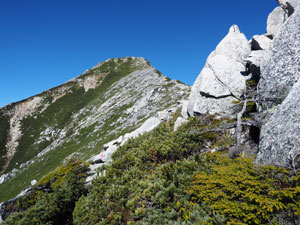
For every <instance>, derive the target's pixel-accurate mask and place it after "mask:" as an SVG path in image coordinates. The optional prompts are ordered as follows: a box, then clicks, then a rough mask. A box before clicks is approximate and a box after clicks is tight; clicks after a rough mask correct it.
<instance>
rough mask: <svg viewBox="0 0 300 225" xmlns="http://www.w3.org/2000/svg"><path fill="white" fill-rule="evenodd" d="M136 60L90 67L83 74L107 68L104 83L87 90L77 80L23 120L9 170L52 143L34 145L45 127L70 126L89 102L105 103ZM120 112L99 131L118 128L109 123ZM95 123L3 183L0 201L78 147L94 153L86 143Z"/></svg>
mask: <svg viewBox="0 0 300 225" xmlns="http://www.w3.org/2000/svg"><path fill="white" fill-rule="evenodd" d="M133 62H134V61H131V60H129V61H128V62H123V63H122V64H121V65H120V66H119V67H118V69H117V70H113V69H112V68H115V67H116V66H117V64H118V62H117V63H115V62H114V61H108V62H107V63H104V64H103V65H102V66H100V67H98V68H96V69H93V70H90V71H89V73H87V74H84V75H83V76H88V75H89V74H93V73H97V72H98V71H99V72H101V73H104V72H108V74H107V76H106V77H105V78H104V80H103V81H102V83H101V85H99V86H98V87H97V88H95V89H90V90H88V91H87V92H84V89H83V87H77V86H76V85H75V83H74V85H73V87H72V92H70V93H68V94H66V95H65V96H63V97H62V98H60V99H58V100H57V101H56V102H54V103H53V104H51V105H50V106H49V107H48V108H47V109H46V110H45V111H43V112H42V113H40V114H38V115H37V116H36V117H34V116H32V117H28V118H25V119H24V120H23V121H22V129H23V132H24V135H23V136H22V138H21V140H20V144H19V147H18V152H17V153H16V154H15V157H14V158H13V159H12V161H11V163H10V165H9V167H8V169H7V171H6V172H8V171H11V170H12V169H13V168H14V166H15V165H16V163H18V164H21V163H24V162H26V161H27V160H30V159H32V158H33V157H34V156H36V155H37V154H38V153H39V152H40V151H41V150H43V149H44V148H45V147H47V146H48V145H49V144H50V143H51V140H50V141H44V142H42V143H40V144H39V145H37V146H35V145H33V144H34V142H35V141H36V140H37V139H38V138H39V136H40V132H41V131H42V130H45V128H47V127H54V128H56V129H60V128H63V127H65V126H68V125H69V124H70V123H71V122H72V117H71V116H72V115H73V114H74V113H76V112H78V111H79V110H80V109H82V108H84V107H85V106H87V105H89V104H94V103H95V104H101V103H103V102H104V100H105V99H104V94H105V93H106V92H107V90H108V89H109V88H110V87H111V85H112V84H114V83H115V82H117V81H118V80H120V79H121V78H123V77H125V76H126V75H128V74H130V73H131V72H133V71H134V70H136V69H137V68H135V66H133ZM81 78H82V77H81ZM127 107H130V106H127ZM120 115H121V112H116V113H115V114H112V116H111V118H110V119H109V120H108V121H106V124H105V126H104V128H103V129H102V130H101V131H99V135H100V136H105V135H106V134H107V133H108V132H109V131H111V130H112V129H115V128H116V127H115V126H110V124H111V123H112V122H114V121H115V120H116V119H117V118H119V116H120ZM93 126H94V125H91V126H90V127H88V128H86V130H84V131H83V132H82V133H81V134H80V140H76V141H75V140H71V141H70V142H68V143H64V144H63V145H60V146H59V147H58V148H57V149H56V150H55V151H51V152H49V153H47V154H46V155H45V156H44V157H43V161H41V162H38V163H34V164H32V165H30V166H29V167H28V169H27V170H26V171H24V172H21V173H19V174H17V175H16V176H15V177H14V178H12V179H10V180H9V181H7V182H5V183H3V184H1V185H0V201H3V200H8V199H10V198H12V197H14V196H15V195H16V194H18V193H19V192H20V191H21V190H22V189H23V188H24V187H26V186H28V185H29V184H30V181H31V180H32V179H36V178H40V177H42V176H44V175H45V174H47V173H49V171H52V170H54V169H55V168H57V166H59V165H61V163H62V159H64V158H66V157H67V156H69V155H70V154H72V153H73V152H75V151H78V149H81V150H82V151H85V152H84V153H85V156H86V157H87V156H89V155H91V153H92V151H94V150H95V149H88V148H87V146H88V144H89V143H91V142H93V141H94V140H95V139H96V138H98V137H97V134H95V135H94V136H90V135H89V134H90V131H91V130H93ZM132 129H133V128H128V129H127V130H123V131H122V132H121V133H120V134H115V135H112V136H109V137H106V138H105V139H104V140H101V141H99V142H98V144H97V146H96V147H95V148H98V149H99V150H100V149H101V147H102V145H103V144H105V143H107V142H108V141H110V140H113V139H114V138H116V136H117V135H122V134H124V133H126V132H128V131H132ZM71 133H72V131H71ZM71 133H70V134H71ZM70 134H69V135H70ZM67 135H68V134H67ZM11 186H14V188H13V189H12V188H9V187H11Z"/></svg>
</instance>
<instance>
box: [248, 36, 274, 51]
mask: <svg viewBox="0 0 300 225" xmlns="http://www.w3.org/2000/svg"><path fill="white" fill-rule="evenodd" d="M250 42H251V49H252V50H265V49H268V48H269V46H270V44H271V43H272V40H271V39H270V38H268V37H266V36H265V35H254V36H253V37H252V39H251V41H250Z"/></svg>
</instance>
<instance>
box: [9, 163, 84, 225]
mask: <svg viewBox="0 0 300 225" xmlns="http://www.w3.org/2000/svg"><path fill="white" fill-rule="evenodd" d="M87 171H88V165H87V164H86V163H84V162H81V161H79V160H69V161H68V162H67V163H66V164H65V165H64V166H61V167H59V168H58V169H57V170H55V171H54V172H52V173H51V174H49V175H47V176H46V177H44V178H43V179H41V180H40V181H39V182H38V183H37V184H36V185H35V186H34V189H33V191H32V193H31V194H29V195H26V196H25V197H22V198H20V199H18V200H17V202H16V203H15V204H16V206H15V210H16V211H20V212H17V213H14V214H12V215H11V216H10V217H9V218H8V219H7V220H6V221H5V224H11V225H27V224H28V225H29V224H72V212H73V209H74V206H75V202H76V201H77V200H78V198H79V197H80V196H82V195H84V194H86V189H85V186H84V184H83V182H84V180H85V178H86V177H87Z"/></svg>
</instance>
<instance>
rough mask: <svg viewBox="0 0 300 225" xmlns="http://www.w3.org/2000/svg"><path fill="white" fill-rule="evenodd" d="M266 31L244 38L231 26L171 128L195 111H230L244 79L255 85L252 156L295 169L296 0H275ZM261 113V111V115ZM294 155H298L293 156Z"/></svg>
mask: <svg viewBox="0 0 300 225" xmlns="http://www.w3.org/2000/svg"><path fill="white" fill-rule="evenodd" d="M278 3H279V6H278V7H277V8H275V9H274V10H273V11H272V12H271V13H270V15H269V17H268V20H267V33H266V34H263V35H255V36H253V37H252V38H251V40H250V41H248V40H247V39H246V37H245V35H244V34H242V33H241V32H240V31H239V28H238V27H237V26H236V25H233V26H232V27H231V28H230V30H229V33H228V34H227V36H226V37H225V38H224V39H223V40H222V41H221V42H220V44H219V45H218V46H217V48H216V50H215V51H213V52H212V53H211V54H210V56H209V57H208V59H207V62H206V65H205V66H204V68H203V70H202V71H201V73H200V74H199V76H198V77H197V79H196V81H195V83H194V85H193V87H192V92H191V95H190V97H189V100H188V101H187V102H186V103H185V104H184V106H183V109H182V117H180V118H179V119H178V120H177V121H176V129H177V127H178V126H179V125H180V124H182V123H184V122H185V121H186V120H187V118H188V117H190V116H197V115H201V114H206V113H208V114H218V115H224V116H228V115H236V114H237V112H238V111H237V110H238V108H237V107H236V106H237V104H236V102H237V101H241V100H242V99H243V98H245V96H244V95H245V86H246V82H245V81H246V80H254V81H256V82H259V83H258V86H257V93H256V94H257V96H258V97H257V98H256V102H257V106H258V107H257V108H258V112H257V113H256V114H257V115H256V118H260V121H259V124H260V127H259V128H260V129H261V130H260V134H259V135H260V137H259V152H258V155H257V159H256V161H257V162H259V163H263V164H274V165H277V166H284V167H287V168H293V169H295V170H297V169H299V167H300V164H299V163H298V161H299V160H300V104H299V103H300V80H299V79H298V78H299V76H300V10H299V5H300V1H299V0H289V1H288V0H278ZM261 115H263V116H261ZM298 158H299V159H298Z"/></svg>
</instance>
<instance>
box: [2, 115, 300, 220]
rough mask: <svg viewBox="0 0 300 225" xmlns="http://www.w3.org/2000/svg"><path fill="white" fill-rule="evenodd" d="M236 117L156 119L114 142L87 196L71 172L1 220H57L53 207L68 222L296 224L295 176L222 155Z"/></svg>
mask: <svg viewBox="0 0 300 225" xmlns="http://www.w3.org/2000/svg"><path fill="white" fill-rule="evenodd" d="M234 121H235V120H234V119H217V118H215V117H213V116H201V117H199V118H191V119H190V121H189V122H188V123H187V124H185V125H183V126H182V127H180V128H179V129H178V130H177V131H175V132H174V131H173V126H174V124H173V122H174V121H170V122H168V123H165V124H162V125H160V126H159V127H158V128H157V129H155V130H153V131H152V132H149V133H147V134H144V135H143V136H140V137H138V138H136V139H131V140H129V141H128V142H127V143H126V144H125V145H124V146H122V147H120V148H119V149H118V150H117V151H116V153H115V154H114V155H113V161H112V163H111V164H110V165H106V166H103V167H102V168H101V169H100V171H99V177H98V178H96V179H95V180H94V181H93V183H92V185H91V186H89V187H88V192H87V193H85V189H84V188H83V186H82V183H80V182H79V179H75V176H71V178H72V179H71V181H73V182H68V181H63V180H64V179H52V178H51V177H53V174H52V175H49V176H48V177H46V178H44V179H42V180H41V181H39V183H38V185H44V184H45V183H47V182H48V181H49V180H50V181H51V180H52V181H57V182H54V183H53V184H52V190H54V191H53V192H51V193H45V194H39V195H35V196H38V197H35V198H37V199H38V201H33V203H32V204H28V205H26V204H23V205H22V207H21V208H22V209H23V210H25V211H24V212H21V213H17V214H13V215H11V216H10V217H9V219H8V220H7V222H6V223H4V224H26V222H25V221H31V223H30V224H46V221H47V224H59V223H58V222H57V220H56V219H57V217H59V216H62V215H61V214H60V215H59V216H58V214H57V213H59V212H60V211H59V210H62V212H64V213H66V217H67V218H65V219H64V221H65V223H66V224H68V223H74V224H91V225H92V224H296V222H295V221H296V219H297V216H298V215H299V213H300V174H299V173H298V174H297V175H291V174H290V172H289V171H286V170H285V169H282V168H276V167H272V166H268V167H261V166H258V165H254V164H253V161H252V159H250V158H246V157H245V158H242V157H239V158H236V159H230V158H228V156H227V153H226V152H227V150H228V148H229V147H230V146H231V145H233V144H234V140H233V139H232V137H231V136H230V132H229V128H231V127H233V126H234V124H235V122H234ZM208 149H218V150H219V151H217V152H215V153H206V152H207V151H208ZM65 171H66V174H69V173H71V174H74V173H73V172H70V171H72V170H70V171H68V170H65ZM66 174H65V175H64V176H59V177H60V178H65V179H66V180H68V179H69V178H68V177H69V176H68V175H66ZM75 181H76V182H75ZM77 185H78V186H77ZM55 187H56V189H55ZM56 190H57V191H56ZM78 190H79V191H78ZM79 195H82V196H81V197H80V198H79ZM40 196H41V197H40ZM45 196H46V197H45ZM69 196H75V197H74V198H71V200H70V197H69ZM27 198H28V197H27ZM29 198H31V197H29ZM58 198H62V199H67V200H66V201H62V204H63V206H61V205H59V204H57V203H56V201H57V199H58ZM78 198H79V200H78V201H77V199H78ZM75 201H77V202H76V205H75V208H74V202H75ZM25 202H26V201H25ZM69 202H71V203H69ZM24 205H26V207H25V206H24ZM53 206H55V207H54V208H53ZM60 207H63V208H60ZM26 208H27V209H26ZM73 209H74V210H73ZM71 211H73V212H72V214H73V216H72V217H71V216H70V212H71ZM59 218H60V217H59ZM41 219H44V220H43V221H42V222H41Z"/></svg>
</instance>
